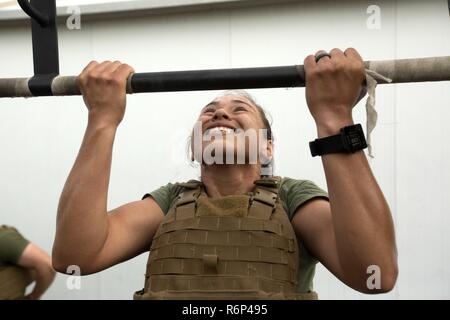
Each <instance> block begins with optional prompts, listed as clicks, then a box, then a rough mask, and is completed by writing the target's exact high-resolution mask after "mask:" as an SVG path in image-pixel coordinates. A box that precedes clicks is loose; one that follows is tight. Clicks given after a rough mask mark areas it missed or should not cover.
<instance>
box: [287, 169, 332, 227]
mask: <svg viewBox="0 0 450 320" xmlns="http://www.w3.org/2000/svg"><path fill="white" fill-rule="evenodd" d="M280 188H281V194H280V196H281V197H283V198H284V199H283V200H284V203H285V205H286V210H287V213H288V215H289V219H290V220H292V218H293V217H294V214H295V212H296V211H297V209H298V208H299V207H300V206H301V205H302V204H304V203H306V202H307V201H309V200H311V199H313V198H322V199H325V200H329V198H328V193H327V192H326V191H325V190H323V189H322V188H320V187H319V186H317V185H316V184H315V183H314V182H312V181H310V180H297V179H291V178H284V179H283V182H282V184H281V186H280Z"/></svg>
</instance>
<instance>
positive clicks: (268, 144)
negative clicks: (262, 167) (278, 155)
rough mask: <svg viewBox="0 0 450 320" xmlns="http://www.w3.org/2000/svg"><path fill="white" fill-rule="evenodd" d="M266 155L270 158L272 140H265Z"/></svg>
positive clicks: (271, 154)
mask: <svg viewBox="0 0 450 320" xmlns="http://www.w3.org/2000/svg"><path fill="white" fill-rule="evenodd" d="M266 150H267V151H266V152H267V156H268V157H269V159H272V156H273V143H272V140H267V148H266Z"/></svg>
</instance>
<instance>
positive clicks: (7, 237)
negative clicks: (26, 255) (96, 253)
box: [0, 226, 30, 264]
mask: <svg viewBox="0 0 450 320" xmlns="http://www.w3.org/2000/svg"><path fill="white" fill-rule="evenodd" d="M29 243H30V242H29V241H28V240H27V239H25V238H24V237H23V236H22V235H21V234H20V233H19V232H18V231H17V230H16V229H15V228H12V227H7V226H0V263H12V264H17V263H18V262H19V259H20V257H21V256H22V253H23V251H24V250H25V247H26V246H27V245H28V244H29Z"/></svg>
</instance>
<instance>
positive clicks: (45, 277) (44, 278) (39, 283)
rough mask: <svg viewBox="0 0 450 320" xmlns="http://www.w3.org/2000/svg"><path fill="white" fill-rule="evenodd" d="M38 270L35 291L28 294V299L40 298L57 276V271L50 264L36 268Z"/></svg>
mask: <svg viewBox="0 0 450 320" xmlns="http://www.w3.org/2000/svg"><path fill="white" fill-rule="evenodd" d="M35 271H36V283H35V286H34V288H33V291H32V292H31V293H30V294H29V295H28V299H32V300H36V299H39V298H40V297H41V296H42V295H43V294H44V292H45V291H46V290H47V289H48V287H50V285H51V284H52V282H53V279H54V278H55V271H54V270H53V268H52V267H51V265H50V261H49V264H47V265H43V266H40V267H38V268H36V269H35Z"/></svg>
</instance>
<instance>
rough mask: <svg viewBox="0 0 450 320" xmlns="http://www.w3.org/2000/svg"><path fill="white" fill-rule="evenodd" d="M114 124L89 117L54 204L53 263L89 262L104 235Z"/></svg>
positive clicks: (80, 263) (100, 244) (99, 247)
mask: <svg viewBox="0 0 450 320" xmlns="http://www.w3.org/2000/svg"><path fill="white" fill-rule="evenodd" d="M115 133H116V127H114V126H106V125H101V124H99V123H98V122H96V121H91V120H89V122H88V126H87V129H86V132H85V135H84V138H83V142H82V145H81V147H80V151H79V153H78V156H77V159H76V161H75V164H74V166H73V168H72V170H71V172H70V174H69V177H68V178H67V181H66V184H65V186H64V189H63V191H62V194H61V198H60V201H59V206H58V217H57V230H56V237H55V243H54V247H53V255H54V263H55V260H56V262H58V263H57V264H59V263H61V264H65V263H68V264H78V265H80V266H82V264H83V263H84V262H89V261H90V260H91V259H92V258H93V257H95V255H96V254H97V253H98V252H99V250H100V249H101V248H102V246H103V244H104V242H105V240H106V238H107V235H108V218H107V195H108V185H109V179H110V171H111V159H112V149H113V142H114V137H115Z"/></svg>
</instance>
